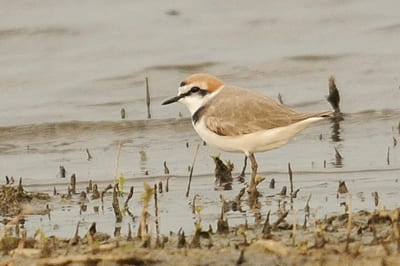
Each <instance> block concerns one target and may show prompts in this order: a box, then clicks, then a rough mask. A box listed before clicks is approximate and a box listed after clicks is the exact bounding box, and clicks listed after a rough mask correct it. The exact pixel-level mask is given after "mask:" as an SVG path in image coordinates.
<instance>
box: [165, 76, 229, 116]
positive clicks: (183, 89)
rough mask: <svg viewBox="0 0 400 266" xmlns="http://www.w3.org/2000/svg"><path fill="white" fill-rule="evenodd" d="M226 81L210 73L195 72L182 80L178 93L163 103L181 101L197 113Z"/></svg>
mask: <svg viewBox="0 0 400 266" xmlns="http://www.w3.org/2000/svg"><path fill="white" fill-rule="evenodd" d="M223 86H224V83H223V82H222V81H221V80H219V79H217V78H216V77H214V76H211V75H208V74H193V75H191V76H189V77H187V78H186V79H185V80H183V81H182V82H181V84H180V85H179V88H178V95H177V96H175V97H173V98H171V99H168V100H166V101H164V102H163V103H162V104H163V105H165V104H170V103H174V102H181V103H183V104H185V105H186V106H187V108H188V109H189V111H190V113H191V114H193V113H195V112H196V111H197V110H198V109H199V108H200V107H201V106H203V105H204V104H206V102H207V101H208V100H209V99H211V98H212V97H213V95H215V94H216V92H217V91H218V90H219V89H221V88H222V87H223Z"/></svg>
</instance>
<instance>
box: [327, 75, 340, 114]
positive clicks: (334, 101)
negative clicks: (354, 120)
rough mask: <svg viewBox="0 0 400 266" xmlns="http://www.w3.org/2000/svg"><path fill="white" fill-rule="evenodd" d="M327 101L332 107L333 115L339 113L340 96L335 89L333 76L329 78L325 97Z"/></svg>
mask: <svg viewBox="0 0 400 266" xmlns="http://www.w3.org/2000/svg"><path fill="white" fill-rule="evenodd" d="M327 100H328V102H329V103H330V104H331V105H332V108H333V110H335V113H340V106H339V102H340V95H339V90H338V89H337V87H336V84H335V78H334V77H333V76H331V77H330V78H329V96H328V97H327Z"/></svg>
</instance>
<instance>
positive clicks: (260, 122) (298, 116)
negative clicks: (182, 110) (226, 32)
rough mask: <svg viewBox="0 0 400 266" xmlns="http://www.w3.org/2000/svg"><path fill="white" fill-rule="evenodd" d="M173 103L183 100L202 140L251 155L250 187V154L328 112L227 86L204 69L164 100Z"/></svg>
mask: <svg viewBox="0 0 400 266" xmlns="http://www.w3.org/2000/svg"><path fill="white" fill-rule="evenodd" d="M174 102H181V103H183V104H185V105H186V107H187V108H188V109H189V111H190V114H191V116H192V124H193V127H194V129H195V130H196V132H197V133H198V134H199V135H200V137H201V138H202V139H203V140H204V141H205V142H206V143H208V144H210V145H212V146H215V147H217V148H219V149H221V150H224V151H228V152H243V153H244V154H245V155H246V156H247V157H248V158H249V159H250V162H251V168H252V176H251V181H250V189H252V188H254V186H255V185H254V182H255V177H256V174H257V167H258V166H257V162H256V159H255V157H254V153H256V152H263V151H268V150H272V149H276V148H279V147H280V146H282V145H284V144H286V143H287V142H288V141H289V140H290V139H292V138H293V137H294V136H295V135H296V134H297V133H299V132H300V131H301V130H303V129H305V128H306V127H308V126H309V125H310V124H312V123H314V122H317V121H320V120H322V119H324V118H326V117H329V116H331V114H332V111H325V112H318V113H297V112H295V111H293V110H292V109H290V108H289V107H287V106H285V105H283V104H280V103H278V102H277V101H275V100H273V99H271V98H269V97H266V96H264V95H262V94H260V93H258V92H255V91H252V90H247V89H243V88H239V87H235V86H230V85H226V84H225V83H224V82H223V81H221V80H219V79H218V78H216V77H214V76H211V75H208V74H194V75H191V76H189V77H187V78H186V79H185V80H184V81H182V82H181V84H180V86H179V89H178V95H177V96H175V97H173V98H171V99H169V100H166V101H164V102H163V103H162V104H163V105H165V104H170V103H174Z"/></svg>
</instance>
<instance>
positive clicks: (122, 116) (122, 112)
mask: <svg viewBox="0 0 400 266" xmlns="http://www.w3.org/2000/svg"><path fill="white" fill-rule="evenodd" d="M125 117H126V111H125V108H123V107H122V108H121V119H122V120H123V119H125Z"/></svg>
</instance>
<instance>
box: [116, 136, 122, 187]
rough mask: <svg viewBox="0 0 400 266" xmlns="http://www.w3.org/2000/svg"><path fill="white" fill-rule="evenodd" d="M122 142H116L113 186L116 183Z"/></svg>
mask: <svg viewBox="0 0 400 266" xmlns="http://www.w3.org/2000/svg"><path fill="white" fill-rule="evenodd" d="M121 149H122V142H121V141H119V142H118V152H117V158H116V159H115V170H114V185H115V184H117V183H118V171H119V158H120V156H121Z"/></svg>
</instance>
